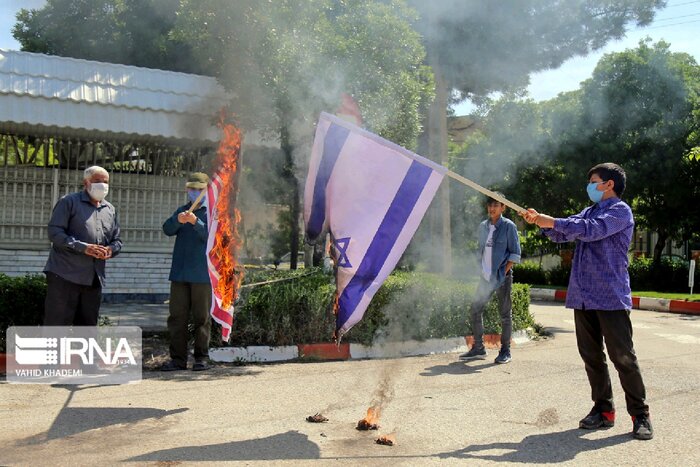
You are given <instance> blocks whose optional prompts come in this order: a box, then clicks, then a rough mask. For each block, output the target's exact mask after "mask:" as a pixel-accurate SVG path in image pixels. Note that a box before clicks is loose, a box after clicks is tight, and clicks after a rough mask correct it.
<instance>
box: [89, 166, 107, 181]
mask: <svg viewBox="0 0 700 467" xmlns="http://www.w3.org/2000/svg"><path fill="white" fill-rule="evenodd" d="M97 173H99V174H103V175H106V176H108V177H109V172H107V170H105V169H103V168H102V167H100V166H99V165H93V166H92V167H88V168H87V169H85V172H83V180H89V179H90V177H92V176H93V175H95V174H97Z"/></svg>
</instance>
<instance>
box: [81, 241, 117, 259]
mask: <svg viewBox="0 0 700 467" xmlns="http://www.w3.org/2000/svg"><path fill="white" fill-rule="evenodd" d="M105 250H108V251H109V253H107V251H105ZM85 254H86V255H88V256H92V257H93V258H97V259H106V258H108V257H110V256H112V249H111V248H107V247H104V246H102V245H95V244H92V243H91V244H89V245H88V246H87V248H85Z"/></svg>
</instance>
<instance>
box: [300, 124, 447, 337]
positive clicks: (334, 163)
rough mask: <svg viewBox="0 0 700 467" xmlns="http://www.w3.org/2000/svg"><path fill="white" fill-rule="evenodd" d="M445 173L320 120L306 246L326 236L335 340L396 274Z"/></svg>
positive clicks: (371, 137) (308, 190) (309, 183)
mask: <svg viewBox="0 0 700 467" xmlns="http://www.w3.org/2000/svg"><path fill="white" fill-rule="evenodd" d="M446 172H447V169H446V168H444V167H442V166H440V165H438V164H436V163H434V162H432V161H430V160H428V159H425V158H423V157H421V156H419V155H417V154H414V153H413V152H411V151H409V150H407V149H405V148H402V147H401V146H398V145H396V144H394V143H392V142H390V141H387V140H385V139H383V138H381V137H379V136H377V135H375V134H373V133H370V132H369V131H366V130H363V129H362V128H360V127H358V126H355V125H353V124H352V123H349V122H347V121H345V120H343V119H340V118H338V117H335V116H333V115H330V114H327V113H322V114H321V116H320V118H319V122H318V125H317V127H316V136H315V139H314V145H313V149H312V152H311V161H310V164H309V174H308V177H307V179H306V187H305V191H304V220H305V227H306V236H307V239H308V240H309V241H311V242H315V241H317V240H319V238H320V237H321V236H322V234H323V233H324V232H325V231H326V230H327V231H329V232H330V234H331V238H333V239H334V240H333V249H334V250H335V255H334V256H335V259H336V266H337V268H336V295H337V302H336V303H337V308H336V310H335V311H336V338H337V339H340V338H341V337H342V336H343V334H345V333H347V332H348V331H349V330H350V328H352V327H353V326H354V325H355V324H356V323H357V322H359V321H360V320H361V319H362V316H363V315H364V313H365V310H366V309H367V306H368V305H369V303H370V300H371V299H372V297H373V296H374V294H375V293H376V292H377V290H378V289H379V287H380V286H381V285H382V283H383V282H384V280H385V279H386V278H387V277H388V276H389V274H390V273H391V271H393V270H394V267H396V263H398V261H399V259H401V255H403V253H404V251H405V250H406V247H407V246H408V243H409V242H410V240H411V238H413V235H414V234H415V232H416V229H417V228H418V225H419V224H420V221H421V219H422V218H423V215H424V214H425V211H426V210H427V208H428V206H429V205H430V202H431V201H432V199H433V197H434V196H435V193H436V191H437V189H438V187H439V186H440V182H442V179H443V177H444V175H445V173H446Z"/></svg>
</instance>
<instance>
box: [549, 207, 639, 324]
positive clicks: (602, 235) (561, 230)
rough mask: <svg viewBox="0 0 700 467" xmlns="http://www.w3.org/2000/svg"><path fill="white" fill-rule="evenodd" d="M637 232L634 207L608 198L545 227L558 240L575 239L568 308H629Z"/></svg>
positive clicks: (630, 305) (568, 240)
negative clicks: (632, 250)
mask: <svg viewBox="0 0 700 467" xmlns="http://www.w3.org/2000/svg"><path fill="white" fill-rule="evenodd" d="M633 231H634V218H633V216H632V209H630V207H629V206H628V205H627V203H625V202H624V201H622V200H620V199H619V198H616V197H613V198H608V199H606V200H604V201H600V202H599V203H596V204H594V205H593V206H589V207H587V208H586V209H584V210H583V211H581V212H580V213H579V214H576V215H574V216H571V217H567V218H566V219H555V220H554V227H553V228H552V229H542V232H543V233H544V235H546V236H547V237H549V238H550V239H551V240H553V241H555V242H560V243H561V242H572V241H575V242H576V250H575V251H574V258H573V262H572V265H571V277H570V278H569V288H568V290H567V291H566V307H567V308H574V309H577V310H583V309H586V310H630V309H631V308H632V291H631V289H630V276H629V273H628V272H627V266H628V263H629V261H628V258H627V251H628V250H629V247H630V243H631V241H632V233H633Z"/></svg>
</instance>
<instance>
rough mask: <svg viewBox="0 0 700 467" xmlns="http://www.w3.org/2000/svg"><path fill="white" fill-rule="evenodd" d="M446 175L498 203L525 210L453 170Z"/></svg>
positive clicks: (521, 210)
mask: <svg viewBox="0 0 700 467" xmlns="http://www.w3.org/2000/svg"><path fill="white" fill-rule="evenodd" d="M447 176H448V177H452V178H454V179H455V180H457V181H458V182H462V183H464V184H465V185H467V186H469V187H472V188H474V189H475V190H476V191H478V192H480V193H483V194H485V195H486V196H488V197H489V198H493V199H495V200H496V201H498V202H499V203H503V204H505V205H506V206H508V207H511V208H513V209H515V211H516V212H523V211H525V209H524V208H522V207H520V206H518V205H517V204H515V203H514V202H512V201H508V200H507V199H506V198H504V197H503V196H501V195H499V194H498V193H496V192H494V191H491V190H489V189H487V188H484V187H483V186H481V185H479V184H478V183H475V182H472V181H471V180H469V179H468V178H465V177H462V176H461V175H459V174H457V173H454V172H452V171H451V170H449V171H448V172H447Z"/></svg>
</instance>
